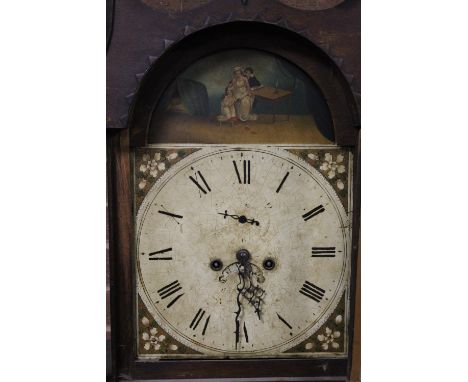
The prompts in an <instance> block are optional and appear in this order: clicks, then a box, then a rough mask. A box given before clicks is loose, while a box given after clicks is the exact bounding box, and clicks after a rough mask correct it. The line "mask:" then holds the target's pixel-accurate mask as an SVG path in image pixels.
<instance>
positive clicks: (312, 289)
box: [299, 281, 325, 302]
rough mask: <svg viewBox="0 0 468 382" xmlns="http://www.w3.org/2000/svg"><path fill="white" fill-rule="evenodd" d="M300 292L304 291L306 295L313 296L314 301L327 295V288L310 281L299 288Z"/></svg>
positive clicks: (320, 299) (318, 300)
mask: <svg viewBox="0 0 468 382" xmlns="http://www.w3.org/2000/svg"><path fill="white" fill-rule="evenodd" d="M299 293H302V294H303V295H304V296H307V297H309V298H311V299H312V300H314V301H317V302H320V301H322V298H323V296H324V295H325V290H323V289H322V288H320V287H318V286H317V285H314V284H312V283H310V282H308V281H306V282H305V283H304V285H302V288H301V289H300V290H299Z"/></svg>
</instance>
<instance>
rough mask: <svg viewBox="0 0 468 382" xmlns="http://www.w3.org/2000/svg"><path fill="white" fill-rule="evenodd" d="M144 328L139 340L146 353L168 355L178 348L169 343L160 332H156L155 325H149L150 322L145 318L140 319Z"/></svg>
mask: <svg viewBox="0 0 468 382" xmlns="http://www.w3.org/2000/svg"><path fill="white" fill-rule="evenodd" d="M141 323H142V324H143V326H144V329H143V333H142V334H141V340H142V343H143V349H144V350H146V351H147V352H151V351H154V352H159V353H168V352H170V351H173V352H175V351H177V350H178V349H179V347H178V346H177V344H175V343H171V342H169V340H168V338H167V337H166V335H165V334H163V332H162V331H160V332H158V328H157V327H156V325H155V324H154V325H150V320H149V319H148V318H147V317H143V318H142V319H141Z"/></svg>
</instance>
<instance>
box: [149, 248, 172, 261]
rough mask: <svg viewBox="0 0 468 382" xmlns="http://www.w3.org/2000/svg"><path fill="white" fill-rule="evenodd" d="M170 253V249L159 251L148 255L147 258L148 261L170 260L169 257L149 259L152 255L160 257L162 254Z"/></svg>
mask: <svg viewBox="0 0 468 382" xmlns="http://www.w3.org/2000/svg"><path fill="white" fill-rule="evenodd" d="M170 251H172V248H166V249H161V250H160V251H156V252H151V253H148V256H149V259H150V260H172V257H170V256H168V257H151V256H154V255H160V254H162V253H166V252H170Z"/></svg>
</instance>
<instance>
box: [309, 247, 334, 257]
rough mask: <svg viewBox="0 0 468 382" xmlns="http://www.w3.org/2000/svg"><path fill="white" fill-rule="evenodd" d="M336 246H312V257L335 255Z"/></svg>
mask: <svg viewBox="0 0 468 382" xmlns="http://www.w3.org/2000/svg"><path fill="white" fill-rule="evenodd" d="M335 252H336V248H335V247H312V257H335Z"/></svg>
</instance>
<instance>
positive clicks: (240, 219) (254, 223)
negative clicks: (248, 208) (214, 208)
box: [218, 210, 260, 226]
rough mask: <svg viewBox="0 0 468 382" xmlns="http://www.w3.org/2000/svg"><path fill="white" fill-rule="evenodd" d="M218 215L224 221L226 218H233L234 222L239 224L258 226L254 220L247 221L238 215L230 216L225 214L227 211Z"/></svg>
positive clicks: (257, 222)
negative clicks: (221, 216)
mask: <svg viewBox="0 0 468 382" xmlns="http://www.w3.org/2000/svg"><path fill="white" fill-rule="evenodd" d="M218 215H223V216H224V219H226V217H228V216H229V217H231V218H233V219H234V220H237V221H239V223H241V224H244V223H250V224H252V225H256V226H258V225H260V222H259V221H257V220H255V219H247V218H246V217H245V216H244V215H240V216H239V215H231V214H228V213H227V210H225V211H224V213H222V212H218Z"/></svg>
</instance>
